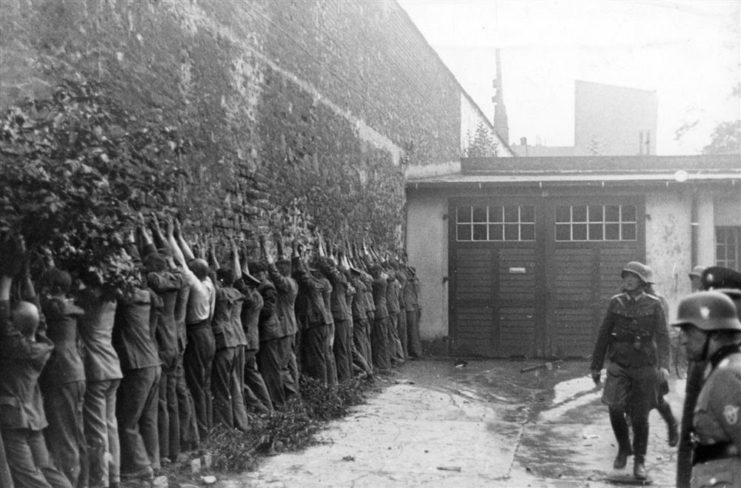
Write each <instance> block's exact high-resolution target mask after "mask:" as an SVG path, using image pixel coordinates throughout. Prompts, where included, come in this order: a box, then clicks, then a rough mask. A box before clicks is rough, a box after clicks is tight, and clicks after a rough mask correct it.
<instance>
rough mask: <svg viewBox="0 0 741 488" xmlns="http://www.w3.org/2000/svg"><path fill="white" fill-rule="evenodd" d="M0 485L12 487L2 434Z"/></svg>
mask: <svg viewBox="0 0 741 488" xmlns="http://www.w3.org/2000/svg"><path fill="white" fill-rule="evenodd" d="M0 486H2V487H3V488H5V487H7V488H13V477H12V476H11V474H10V466H8V458H7V457H5V444H4V443H3V436H2V435H0Z"/></svg>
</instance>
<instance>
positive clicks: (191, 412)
mask: <svg viewBox="0 0 741 488" xmlns="http://www.w3.org/2000/svg"><path fill="white" fill-rule="evenodd" d="M174 376H175V380H174V381H175V396H176V397H177V405H178V417H179V422H178V425H179V432H180V436H179V441H180V444H179V446H180V450H193V449H197V448H198V445H199V444H200V439H199V436H198V423H197V422H196V413H195V412H196V407H195V404H194V403H193V396H192V395H191V394H190V390H189V389H188V383H187V382H186V381H185V366H184V365H183V352H180V354H179V355H178V359H177V363H176V364H175V375H174ZM171 450H172V448H171ZM173 461H174V459H173Z"/></svg>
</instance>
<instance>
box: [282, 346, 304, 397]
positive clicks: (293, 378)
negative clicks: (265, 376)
mask: <svg viewBox="0 0 741 488" xmlns="http://www.w3.org/2000/svg"><path fill="white" fill-rule="evenodd" d="M297 335H298V334H296V335H289V336H286V337H283V338H282V339H280V343H281V349H282V350H283V351H285V355H286V356H287V357H288V371H284V372H283V387H284V388H285V389H286V399H288V398H290V397H291V396H300V394H301V391H300V388H299V374H300V373H299V370H298V361H297V360H296V336H297Z"/></svg>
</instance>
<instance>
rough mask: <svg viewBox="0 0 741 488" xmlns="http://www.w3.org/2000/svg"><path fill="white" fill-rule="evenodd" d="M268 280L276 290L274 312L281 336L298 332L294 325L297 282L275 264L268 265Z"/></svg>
mask: <svg viewBox="0 0 741 488" xmlns="http://www.w3.org/2000/svg"><path fill="white" fill-rule="evenodd" d="M268 274H269V276H270V281H271V282H272V283H273V285H274V286H275V289H276V291H277V292H278V301H277V303H276V307H275V313H276V315H277V316H278V321H279V322H280V328H281V334H284V335H283V336H282V337H286V336H289V335H294V334H295V333H296V332H298V327H297V326H296V310H295V308H294V307H295V304H296V296H297V295H298V283H296V280H294V279H293V278H291V277H290V276H283V275H282V274H281V273H280V272H279V271H278V268H277V267H276V266H275V264H270V265H269V266H268Z"/></svg>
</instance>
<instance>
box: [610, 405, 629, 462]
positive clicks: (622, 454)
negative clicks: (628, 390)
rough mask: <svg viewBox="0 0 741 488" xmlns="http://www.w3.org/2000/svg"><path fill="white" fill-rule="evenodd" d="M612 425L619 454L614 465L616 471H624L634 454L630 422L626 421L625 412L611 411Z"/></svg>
mask: <svg viewBox="0 0 741 488" xmlns="http://www.w3.org/2000/svg"><path fill="white" fill-rule="evenodd" d="M610 424H611V425H612V431H613V432H614V433H615V439H616V440H617V443H618V453H617V456H616V457H615V461H614V462H613V463H612V467H613V468H614V469H623V468H624V467H625V465H626V464H627V462H628V456H630V455H632V454H633V450H632V449H631V447H630V431H629V429H628V421H627V420H626V419H625V412H623V411H622V410H617V409H613V408H611V409H610Z"/></svg>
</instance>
